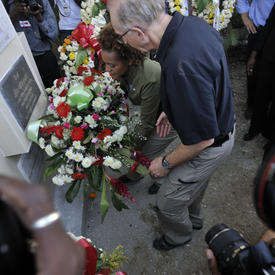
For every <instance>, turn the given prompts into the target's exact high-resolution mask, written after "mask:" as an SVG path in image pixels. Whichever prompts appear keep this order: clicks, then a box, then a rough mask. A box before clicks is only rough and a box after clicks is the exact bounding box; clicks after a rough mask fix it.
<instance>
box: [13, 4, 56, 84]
mask: <svg viewBox="0 0 275 275" xmlns="http://www.w3.org/2000/svg"><path fill="white" fill-rule="evenodd" d="M8 11H9V15H10V18H11V21H12V23H13V25H14V28H15V30H16V31H17V32H24V33H25V35H26V38H27V40H28V43H29V46H30V48H31V51H32V54H33V57H34V60H35V62H36V65H37V68H38V70H39V73H40V75H41V78H42V81H43V83H44V86H45V87H46V88H47V87H51V86H52V84H53V81H54V80H55V79H57V78H59V77H60V74H59V70H58V65H57V61H56V58H55V56H54V54H53V53H52V52H51V42H50V41H56V40H57V39H58V27H57V22H56V18H55V15H54V13H53V10H52V8H51V6H50V4H49V2H48V1H47V0H9V1H8Z"/></svg>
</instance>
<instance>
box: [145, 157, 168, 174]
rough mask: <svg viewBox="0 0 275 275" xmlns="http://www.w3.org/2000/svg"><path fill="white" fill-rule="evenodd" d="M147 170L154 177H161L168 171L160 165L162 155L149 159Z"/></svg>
mask: <svg viewBox="0 0 275 275" xmlns="http://www.w3.org/2000/svg"><path fill="white" fill-rule="evenodd" d="M149 171H150V174H151V175H152V176H153V177H155V178H162V177H164V176H166V175H167V174H168V173H169V170H168V169H165V168H164V167H163V166H162V157H157V158H155V159H154V160H153V161H151V165H150V167H149Z"/></svg>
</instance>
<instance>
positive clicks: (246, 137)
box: [243, 133, 258, 141]
mask: <svg viewBox="0 0 275 275" xmlns="http://www.w3.org/2000/svg"><path fill="white" fill-rule="evenodd" d="M257 135H258V133H255V134H250V133H247V134H245V135H244V136H243V140H244V141H250V140H252V139H254V138H255V137H256V136H257Z"/></svg>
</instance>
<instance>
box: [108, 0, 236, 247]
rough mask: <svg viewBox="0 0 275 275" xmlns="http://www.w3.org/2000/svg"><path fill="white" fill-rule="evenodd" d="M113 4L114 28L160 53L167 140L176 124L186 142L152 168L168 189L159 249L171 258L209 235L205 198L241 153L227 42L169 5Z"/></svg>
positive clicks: (148, 1)
mask: <svg viewBox="0 0 275 275" xmlns="http://www.w3.org/2000/svg"><path fill="white" fill-rule="evenodd" d="M108 2H109V5H108V6H109V10H110V16H111V22H112V25H113V27H114V29H115V31H116V32H117V33H118V34H120V35H121V38H122V39H123V41H124V42H125V43H129V44H130V45H131V46H133V47H135V48H137V49H139V50H141V51H149V50H151V49H158V52H157V60H158V61H159V62H160V65H161V69H162V75H161V88H160V93H161V103H162V106H163V110H164V112H165V113H162V114H161V115H160V117H159V119H158V121H157V131H158V133H159V134H160V136H166V135H167V134H168V133H169V130H170V128H171V125H170V123H171V124H172V126H173V127H174V128H175V130H176V131H177V133H178V135H179V137H180V139H181V142H182V143H181V144H180V145H179V146H178V147H177V148H176V149H175V150H174V151H172V152H171V153H169V154H168V155H166V156H165V157H164V158H162V157H157V158H156V159H154V160H153V161H152V163H151V166H150V168H149V170H150V172H151V174H152V175H153V176H155V177H160V178H162V182H163V183H162V185H161V188H160V190H159V193H158V196H157V208H158V211H157V213H158V218H159V224H160V228H161V230H162V232H163V236H162V237H161V238H160V239H156V240H154V242H153V246H154V247H155V248H156V249H159V250H169V249H172V248H174V247H176V246H179V245H183V244H185V243H187V242H188V241H190V240H191V238H192V229H201V228H202V226H203V223H202V218H201V216H200V204H201V200H202V198H203V194H204V191H205V189H206V187H207V184H208V182H209V179H210V177H211V175H212V174H213V172H214V171H215V170H216V168H217V166H218V165H219V164H220V162H221V161H222V160H223V159H224V158H225V157H226V156H228V155H229V154H230V152H231V150H232V147H233V140H234V137H233V134H232V133H233V128H234V113H233V100H232V91H231V84H230V80H229V73H228V69H227V64H226V58H225V54H224V50H223V46H222V39H221V37H220V35H219V33H218V32H217V31H216V30H214V29H213V28H212V27H211V26H210V25H208V24H207V23H205V22H204V21H202V20H200V19H199V18H196V17H184V16H182V15H181V14H179V13H175V14H174V15H173V16H170V15H168V14H165V6H164V1H163V0H116V1H114V0H112V1H108ZM168 120H169V121H168ZM169 122H170V123H169Z"/></svg>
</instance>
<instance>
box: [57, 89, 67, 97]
mask: <svg viewBox="0 0 275 275" xmlns="http://www.w3.org/2000/svg"><path fill="white" fill-rule="evenodd" d="M67 93H68V90H67V89H64V90H63V91H62V92H61V94H60V95H59V96H61V97H62V96H65V95H66V94H67Z"/></svg>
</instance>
